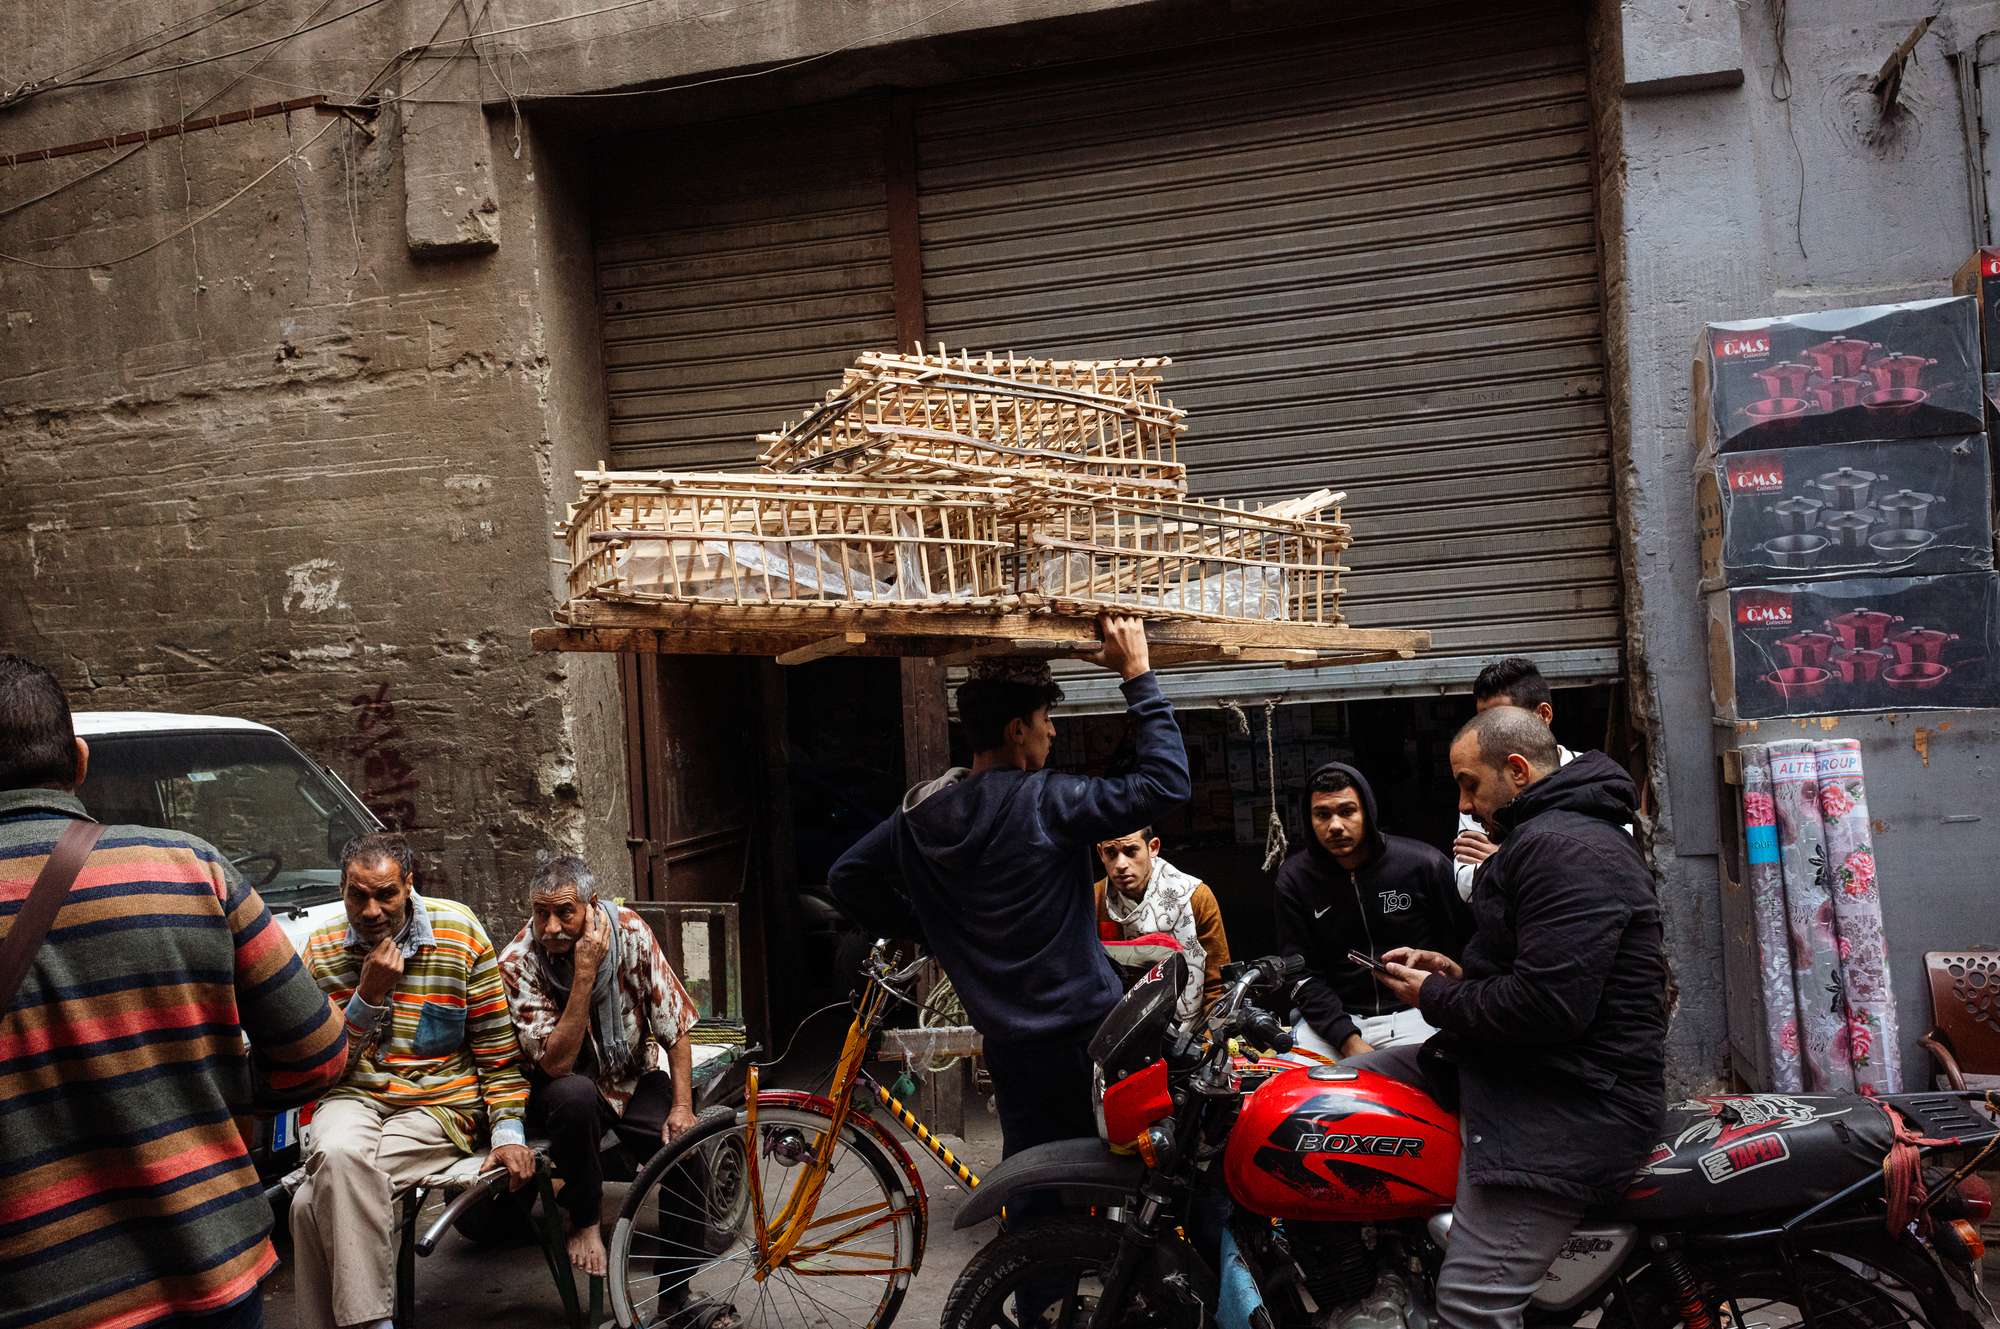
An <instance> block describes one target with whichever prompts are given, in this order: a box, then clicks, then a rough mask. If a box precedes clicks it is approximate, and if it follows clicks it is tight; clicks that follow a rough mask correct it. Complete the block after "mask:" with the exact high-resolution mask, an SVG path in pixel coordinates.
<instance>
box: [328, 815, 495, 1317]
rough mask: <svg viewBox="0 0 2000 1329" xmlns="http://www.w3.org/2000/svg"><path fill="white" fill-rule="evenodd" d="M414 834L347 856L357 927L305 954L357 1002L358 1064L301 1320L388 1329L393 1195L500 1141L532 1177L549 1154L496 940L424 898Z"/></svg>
mask: <svg viewBox="0 0 2000 1329" xmlns="http://www.w3.org/2000/svg"><path fill="white" fill-rule="evenodd" d="M411 870H412V858H411V854H410V849H409V846H408V845H407V844H405V843H404V841H403V839H402V837H400V836H396V835H388V834H377V835H367V836H363V837H362V838H361V839H359V840H356V841H354V842H353V843H352V844H349V845H348V846H347V848H346V849H345V850H344V851H342V854H341V895H342V899H343V902H344V903H345V904H346V906H347V921H346V922H344V923H342V922H334V923H329V924H327V925H326V926H325V927H322V928H320V929H319V930H318V931H317V932H315V933H313V935H312V937H311V939H310V940H308V941H307V943H306V964H307V966H308V967H309V968H310V969H311V970H312V973H313V977H314V978H315V979H316V980H318V982H319V985H320V987H321V989H322V990H324V991H325V992H326V994H327V995H328V996H329V997H331V998H332V999H333V1001H334V1002H335V1003H336V1004H338V1005H344V1006H345V1008H346V1011H347V1050H348V1060H347V1073H346V1075H345V1076H344V1077H343V1078H342V1080H341V1082H340V1084H339V1086H338V1087H336V1088H335V1089H334V1090H333V1091H332V1092H331V1093H329V1094H327V1096H326V1097H325V1098H323V1099H321V1100H320V1104H319V1107H318V1109H317V1110H316V1111H315V1112H314V1115H313V1121H312V1135H311V1140H310V1143H311V1146H312V1150H311V1154H310V1156H309V1157H308V1158H307V1160H306V1172H307V1179H306V1182H305V1184H304V1185H303V1186H301V1187H300V1188H299V1192H298V1195H297V1197H296V1198H295V1199H294V1200H293V1202H292V1240H293V1245H294V1248H295V1250H296V1259H297V1264H298V1275H297V1277H298V1284H297V1298H298V1319H299V1325H300V1329H345V1326H352V1325H362V1326H368V1329H383V1327H385V1326H388V1325H389V1324H390V1320H389V1315H390V1312H391V1308H392V1307H393V1305H394V1303H395V1256H394V1251H393V1248H392V1244H391V1234H392V1232H393V1230H394V1210H393V1204H392V1197H393V1196H394V1195H395V1194H396V1192H398V1191H400V1190H402V1189H403V1188H404V1187H406V1186H408V1185H409V1184H410V1183H411V1182H414V1181H416V1180H418V1179H419V1178H421V1177H425V1176H428V1175H430V1174H432V1173H434V1172H441V1171H443V1170H444V1169H445V1168H448V1167H450V1166H451V1165H452V1164H453V1163H455V1162H457V1161H458V1160H459V1159H460V1158H463V1157H465V1156H466V1155H468V1154H471V1153H473V1152H474V1151H475V1149H476V1148H477V1146H478V1142H479V1139H480V1137H481V1136H482V1135H487V1136H490V1138H491V1141H492V1146H493V1154H492V1157H493V1161H494V1162H495V1163H499V1164H501V1165H503V1166H504V1167H506V1169H507V1172H508V1174H509V1177H510V1180H511V1182H512V1184H513V1185H514V1186H516V1187H519V1186H520V1185H521V1184H522V1183H524V1182H526V1181H528V1180H529V1179H531V1178H532V1177H533V1176H534V1172H535V1158H534V1155H533V1154H532V1153H530V1152H529V1150H528V1148H527V1136H526V1132H525V1128H524V1127H523V1125H522V1118H523V1114H524V1113H525V1112H526V1110H527V1106H528V1084H527V1081H526V1080H525V1079H523V1078H522V1075H521V1065H520V1062H521V1051H520V1047H519V1045H518V1044H517V1043H516V1041H515V1038H514V1022H513V1021H512V1020H511V1019H509V1018H508V1015H507V994H506V992H505V990H504V989H503V988H502V986H501V983H500V966H499V964H498V962H497V960H496V958H495V956H494V953H493V943H492V942H491V941H490V940H488V939H487V936H486V929H484V928H483V927H481V926H480V925H479V920H478V918H477V917H475V916H474V915H473V912H472V911H471V910H470V909H468V908H466V907H465V906H464V905H462V904H459V903H457V902H456V901H453V900H432V899H426V898H425V897H423V896H421V895H418V894H417V892H416V890H415V889H414V888H413V885H412V882H411Z"/></svg>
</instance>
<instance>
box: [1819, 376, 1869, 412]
mask: <svg viewBox="0 0 2000 1329" xmlns="http://www.w3.org/2000/svg"><path fill="white" fill-rule="evenodd" d="M1873 389H1874V385H1873V384H1871V383H1870V382H1869V381H1868V380H1867V379H1865V378H1828V379H1821V380H1820V381H1818V382H1816V383H1814V384H1813V385H1812V386H1811V387H1809V388H1807V389H1806V391H1807V393H1809V394H1810V395H1811V396H1812V398H1813V400H1815V401H1817V402H1818V403H1819V408H1820V409H1821V410H1822V411H1844V410H1846V409H1847V408H1848V407H1850V406H1859V405H1860V404H1861V396H1862V394H1863V393H1865V392H1869V391H1872V390H1873Z"/></svg>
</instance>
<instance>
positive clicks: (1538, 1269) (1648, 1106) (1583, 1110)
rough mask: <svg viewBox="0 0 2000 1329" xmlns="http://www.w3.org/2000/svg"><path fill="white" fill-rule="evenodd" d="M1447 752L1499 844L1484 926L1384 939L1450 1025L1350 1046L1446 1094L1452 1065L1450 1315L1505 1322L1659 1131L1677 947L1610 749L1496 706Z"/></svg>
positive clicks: (1480, 907)
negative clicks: (1455, 1153) (1455, 1106)
mask: <svg viewBox="0 0 2000 1329" xmlns="http://www.w3.org/2000/svg"><path fill="white" fill-rule="evenodd" d="M1451 769H1452V776H1453V778H1454V779H1455V780H1456V781H1457V782H1458V789H1459V808H1460V810H1462V811H1465V812H1469V813H1472V814H1473V815H1474V816H1476V817H1478V819H1479V821H1480V823H1481V824H1482V825H1484V826H1485V827H1486V829H1487V831H1488V833H1489V834H1490V835H1491V836H1492V837H1493V840H1494V842H1495V843H1496V844H1498V845H1499V849H1498V850H1497V851H1496V852H1495V853H1494V854H1493V856H1492V857H1491V858H1490V859H1488V860H1487V862H1486V865H1485V867H1484V868H1482V869H1481V871H1480V873H1479V875H1478V878H1477V880H1476V881H1475V882H1474V884H1473V888H1472V912H1473V917H1474V920H1475V922H1476V924H1477V931H1476V932H1475V933H1474V935H1473V938H1472V940H1471V942H1469V943H1468V944H1467V945H1466V948H1465V958H1464V963H1463V965H1460V964H1457V963H1454V962H1453V961H1452V960H1451V959H1450V958H1448V957H1446V956H1443V955H1439V954H1437V953H1435V952H1433V951H1428V950H1410V951H1399V952H1395V953H1392V954H1391V955H1389V956H1387V957H1385V958H1386V959H1387V960H1389V961H1390V964H1389V975H1388V976H1387V977H1386V978H1384V979H1383V986H1384V987H1386V988H1388V989H1389V990H1390V991H1391V992H1392V993H1393V994H1394V995H1395V996H1396V997H1397V998H1398V999H1399V1000H1401V1001H1404V1002H1407V1003H1409V1004H1411V1005H1414V1006H1416V1007H1417V1008H1418V1009H1420V1010H1421V1011H1422V1012H1423V1013H1424V1018H1425V1019H1427V1020H1429V1021H1430V1022H1431V1023H1432V1024H1433V1025H1436V1026H1437V1028H1438V1030H1439V1033H1438V1036H1437V1037H1436V1038H1434V1039H1432V1040H1431V1042H1430V1043H1429V1044H1427V1045H1425V1047H1424V1048H1422V1049H1420V1050H1418V1049H1404V1048H1387V1049H1384V1050H1383V1051H1381V1052H1377V1053H1373V1054H1371V1055H1369V1056H1366V1057H1363V1058H1361V1059H1360V1060H1359V1061H1357V1062H1356V1063H1355V1064H1356V1065H1357V1066H1361V1067H1365V1068H1367V1069H1370V1070H1376V1071H1381V1072H1383V1073H1385V1074H1388V1075H1392V1076H1394V1077H1395V1078H1397V1079H1401V1080H1404V1081H1407V1082H1410V1083H1420V1084H1425V1085H1427V1086H1428V1087H1430V1088H1431V1090H1432V1092H1434V1093H1439V1092H1440V1091H1443V1093H1445V1094H1446V1095H1448V1094H1449V1092H1450V1088H1451V1086H1450V1085H1448V1084H1445V1083H1442V1082H1443V1081H1447V1080H1455V1082H1456V1090H1457V1094H1458V1098H1459V1102H1460V1110H1459V1130H1460V1134H1461V1135H1462V1137H1463V1140H1464V1153H1463V1156H1462V1162H1461V1164H1460V1174H1459V1182H1458V1197H1457V1200H1456V1203H1455V1204H1454V1206H1453V1209H1452V1228H1451V1239H1450V1241H1449V1243H1448V1244H1447V1246H1446V1251H1445V1260H1444V1267H1443V1269H1442V1270H1441V1271H1440V1272H1439V1275H1438V1315H1439V1319H1440V1320H1441V1321H1442V1322H1443V1324H1444V1325H1445V1326H1447V1329H1470V1326H1473V1325H1478V1326H1481V1329H1486V1327H1488V1326H1501V1327H1502V1329H1506V1327H1508V1326H1518V1325H1519V1324H1520V1323H1521V1317H1522V1312H1523V1310H1524V1309H1525V1308H1526V1306H1527V1304H1528V1300H1529V1298H1531V1297H1532V1296H1533V1295H1534V1293H1535V1289H1536V1287H1537V1286H1538V1285H1539V1284H1540V1283H1541V1281H1542V1277H1543V1275H1544V1274H1546V1273H1547V1272H1548V1268H1549V1265H1550V1263H1551V1262H1552V1261H1553V1260H1554V1259H1555V1256H1556V1253H1557V1252H1558V1251H1560V1250H1561V1249H1562V1245H1563V1242H1564V1241H1565V1240H1567V1239H1568V1237H1569V1235H1570V1232H1571V1231H1572V1230H1573V1229H1574V1227H1575V1225H1576V1223H1577V1220H1578V1219H1579V1218H1581V1217H1582V1215H1583V1212H1584V1210H1585V1209H1586V1208H1587V1207H1588V1206H1590V1205H1593V1204H1603V1203H1608V1202H1610V1201H1612V1200H1615V1199H1616V1198H1617V1197H1618V1196H1619V1195H1620V1194H1621V1193H1622V1192H1623V1191H1624V1189H1625V1186H1626V1184H1627V1183H1628V1182H1629V1181H1630V1180H1631V1178H1632V1175H1633V1173H1634V1172H1635V1171H1637V1170H1638V1168H1639V1166H1640V1164H1641V1163H1642V1162H1644V1160H1645V1158H1646V1155H1647V1153H1648V1151H1649V1150H1650V1149H1651V1148H1652V1146H1653V1144H1654V1142H1655V1141H1657V1140H1658V1139H1659V1132H1660V1129H1661V1117H1662V1103H1663V1099H1664V1095H1665V1092H1666V1029H1667V1003H1666V957H1665V951H1664V944H1663V941H1662V936H1661V928H1660V908H1659V903H1658V901H1657V900H1656V899H1655V897H1654V893H1653V878H1652V874H1651V872H1649V871H1648V870H1647V867H1646V863H1645V860H1644V859H1643V858H1642V857H1641V856H1640V853H1639V849H1638V846H1637V845H1635V844H1634V843H1633V841H1632V837H1631V836H1630V835H1628V834H1626V832H1625V829H1624V828H1625V823H1627V822H1629V821H1631V820H1632V815H1633V814H1632V809H1633V805H1634V804H1635V803H1636V802H1637V792H1636V790H1635V789H1634V788H1633V785H1632V779H1631V777H1630V776H1628V775H1627V774H1626V773H1625V772H1624V771H1623V770H1621V769H1620V768H1619V766H1618V764H1617V763H1616V762H1614V761H1612V760H1611V759H1610V758H1609V757H1607V756H1605V755H1604V754H1603V753H1601V752H1585V753H1582V754H1580V755H1579V756H1578V757H1577V758H1576V759H1575V760H1574V761H1572V762H1570V763H1569V764H1568V765H1566V766H1564V765H1561V764H1560V759H1559V756H1558V754H1557V751H1556V742H1555V738H1554V737H1553V736H1552V735H1551V734H1550V732H1549V728H1548V726H1547V725H1545V724H1543V723H1542V721H1541V720H1540V719H1539V718H1537V717H1536V716H1535V715H1534V713H1532V712H1530V711H1525V710H1521V709H1520V708H1518V707H1513V706H1502V707H1496V708H1494V709H1491V710H1487V711H1483V712H1481V713H1480V714H1479V715H1477V716H1475V717H1474V718H1473V720H1472V722H1471V723H1470V724H1468V725H1466V726H1465V728H1464V729H1462V730H1460V731H1459V735H1458V737H1457V739H1456V740H1454V741H1453V743H1452V747H1451ZM1419 1052H1421V1056H1419V1055H1417V1054H1418V1053H1419ZM1454 1071H1455V1074H1454Z"/></svg>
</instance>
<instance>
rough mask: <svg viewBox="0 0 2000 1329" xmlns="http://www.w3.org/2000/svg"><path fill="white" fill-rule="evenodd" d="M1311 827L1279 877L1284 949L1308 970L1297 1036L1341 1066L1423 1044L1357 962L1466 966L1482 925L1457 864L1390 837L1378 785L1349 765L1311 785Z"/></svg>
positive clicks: (1316, 775) (1304, 800) (1305, 805)
mask: <svg viewBox="0 0 2000 1329" xmlns="http://www.w3.org/2000/svg"><path fill="white" fill-rule="evenodd" d="M1299 816H1300V819H1301V820H1302V821H1304V822H1305V825H1306V831H1307V835H1306V842H1305V844H1304V845H1302V846H1300V847H1299V848H1298V849H1295V850H1293V851H1292V854H1291V856H1290V857H1289V858H1287V859H1286V860H1285V861H1284V864H1283V865H1282V866H1281V867H1279V869H1278V947H1279V949H1280V950H1282V951H1283V952H1284V953H1285V954H1286V955H1288V956H1289V955H1297V956H1302V957H1303V958H1304V959H1305V978H1304V979H1303V980H1302V982H1301V984H1300V986H1299V989H1298V997H1297V1000H1298V1004H1299V1012H1300V1014H1301V1015H1303V1016H1304V1017H1305V1018H1304V1020H1303V1021H1302V1022H1301V1024H1300V1025H1299V1027H1298V1028H1297V1029H1296V1030H1295V1031H1294V1033H1293V1036H1294V1037H1295V1038H1297V1039H1298V1040H1299V1042H1300V1044H1301V1046H1303V1047H1306V1048H1307V1049H1309V1050H1311V1051H1314V1052H1318V1053H1321V1054H1322V1055H1325V1056H1337V1057H1352V1056H1355V1055H1357V1054H1359V1053H1363V1052H1367V1051H1369V1050H1370V1049H1372V1048H1373V1047H1375V1046H1377V1045H1385V1046H1386V1045H1388V1044H1391V1043H1404V1042H1421V1041H1422V1040H1423V1039H1424V1038H1426V1037H1428V1036H1429V1034H1430V1028H1429V1026H1428V1025H1426V1024H1425V1023H1424V1022H1423V1020H1422V1018H1421V1017H1420V1016H1419V1015H1417V1013H1416V1012H1415V1011H1412V1010H1409V1009H1406V1008H1405V1007H1404V1006H1403V1005H1402V1004H1401V1003H1399V1002H1398V1001H1396V1000H1395V998H1393V997H1391V996H1389V995H1388V994H1387V993H1385V992H1384V991H1383V990H1382V989H1381V988H1380V987H1379V986H1378V985H1377V984H1376V982H1375V979H1374V977H1373V975H1372V973H1371V972H1370V971H1369V970H1367V969H1365V968H1363V967H1362V966H1360V965H1358V964H1356V963H1354V961H1352V960H1350V959H1348V958H1347V953H1348V951H1350V950H1355V951H1363V952H1366V953H1367V954H1369V955H1381V954H1382V953H1383V952H1385V951H1389V950H1392V949H1395V948H1397V947H1409V948H1412V949H1416V950H1425V951H1436V952H1439V953H1440V954H1444V955H1449V956H1456V955H1457V954H1458V953H1459V948H1460V947H1461V946H1462V945H1463V944H1464V942H1465V938H1466V936H1467V935H1468V934H1469V933H1470V932H1471V931H1472V918H1471V915H1470V914H1468V913H1467V912H1466V908H1465V905H1464V902H1463V901H1461V900H1460V899H1459V897H1458V888H1457V884H1456V882H1455V879H1454V878H1453V876H1452V870H1451V860H1450V859H1448V858H1446V857H1445V856H1444V855H1443V854H1441V853H1439V852H1438V851H1437V850H1435V849H1433V848H1431V847H1430V846H1429V845H1427V844H1424V843H1423V842H1422V841H1419V840H1409V839H1405V838H1404V837H1402V836H1400V835H1387V834H1384V833H1383V831H1382V828H1381V825H1380V823H1379V820H1378V818H1377V817H1376V813H1375V791H1374V790H1373V789H1372V788H1371V787H1370V786H1369V784H1368V780H1367V777H1365V776H1363V775H1362V774H1361V772H1360V771H1357V770H1355V769H1354V768H1353V767H1352V766H1344V765H1342V764H1341V763H1339V762H1337V761H1336V762H1328V763H1327V764H1326V765H1324V766H1322V767H1320V768H1319V769H1318V770H1316V771H1314V772H1313V773H1312V775H1311V777H1310V778H1309V779H1307V781H1306V787H1305V789H1304V790H1303V791H1302V792H1301V794H1300V796H1299Z"/></svg>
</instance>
